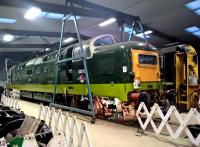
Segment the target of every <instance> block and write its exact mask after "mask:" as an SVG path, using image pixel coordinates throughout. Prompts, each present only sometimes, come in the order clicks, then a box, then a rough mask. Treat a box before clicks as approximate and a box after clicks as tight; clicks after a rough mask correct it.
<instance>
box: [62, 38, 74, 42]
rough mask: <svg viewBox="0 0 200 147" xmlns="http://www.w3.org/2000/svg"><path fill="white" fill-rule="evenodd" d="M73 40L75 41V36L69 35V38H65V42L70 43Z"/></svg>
mask: <svg viewBox="0 0 200 147" xmlns="http://www.w3.org/2000/svg"><path fill="white" fill-rule="evenodd" d="M72 41H74V38H73V37H69V38H67V39H65V40H64V41H63V42H65V43H70V42H72Z"/></svg>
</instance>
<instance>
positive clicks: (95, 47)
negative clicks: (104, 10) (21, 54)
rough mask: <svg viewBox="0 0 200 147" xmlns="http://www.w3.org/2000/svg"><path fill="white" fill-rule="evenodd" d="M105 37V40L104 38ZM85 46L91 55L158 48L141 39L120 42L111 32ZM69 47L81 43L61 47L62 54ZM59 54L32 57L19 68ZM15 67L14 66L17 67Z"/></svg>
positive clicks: (93, 39)
mask: <svg viewBox="0 0 200 147" xmlns="http://www.w3.org/2000/svg"><path fill="white" fill-rule="evenodd" d="M103 38H104V39H105V40H103ZM82 45H83V47H88V48H87V49H89V50H90V53H91V57H92V56H93V54H95V53H100V52H105V51H112V50H119V49H120V48H121V49H123V48H126V49H127V48H128V49H140V50H151V51H155V50H156V48H155V47H154V46H152V45H151V44H148V47H147V45H146V43H144V42H139V41H131V42H120V41H119V39H117V38H116V37H115V36H113V35H110V34H105V35H100V36H97V37H94V38H92V39H89V40H86V41H83V42H82ZM69 48H73V51H74V50H75V49H77V48H80V45H79V43H76V44H73V45H70V46H67V47H64V48H62V49H61V54H66V52H67V51H68V49H69ZM56 54H57V50H56V51H53V52H50V53H48V54H46V55H43V56H40V57H37V58H34V59H31V60H29V61H27V62H24V63H21V64H20V65H18V66H15V67H18V69H19V68H23V67H27V66H32V65H37V64H41V63H43V62H46V61H49V60H55V58H56V57H55V56H56ZM15 67H14V68H15Z"/></svg>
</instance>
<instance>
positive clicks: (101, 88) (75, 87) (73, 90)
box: [9, 82, 160, 101]
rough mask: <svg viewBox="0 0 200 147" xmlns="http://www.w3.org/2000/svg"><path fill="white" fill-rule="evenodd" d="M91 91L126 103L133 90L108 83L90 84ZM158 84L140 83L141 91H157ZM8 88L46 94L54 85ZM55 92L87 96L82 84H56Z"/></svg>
mask: <svg viewBox="0 0 200 147" xmlns="http://www.w3.org/2000/svg"><path fill="white" fill-rule="evenodd" d="M90 86H91V91H92V94H93V95H94V96H108V97H117V98H119V99H120V100H122V101H127V100H128V99H127V94H128V93H129V92H130V91H132V90H134V87H133V84H132V83H117V84H114V83H109V84H91V85H90ZM159 87H160V84H159V83H158V82H148V83H141V88H140V89H137V90H138V91H140V90H141V91H143V90H156V89H159ZM9 88H15V89H19V90H23V91H32V92H47V93H53V91H54V90H53V89H54V85H53V84H50V85H40V84H30V85H28V84H26V85H10V86H9ZM57 92H58V93H60V94H74V95H87V93H88V92H87V87H86V85H84V84H58V85H57Z"/></svg>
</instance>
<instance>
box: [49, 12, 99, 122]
mask: <svg viewBox="0 0 200 147" xmlns="http://www.w3.org/2000/svg"><path fill="white" fill-rule="evenodd" d="M70 17H73V20H74V25H75V30H76V35H77V38H78V42H79V45H80V49H81V56H78V57H72V58H66V59H62V60H60V54H61V49H62V42H63V33H64V28H65V23H66V20H68V19H69V18H70ZM79 32H80V31H79V26H78V23H77V18H76V15H72V14H70V15H66V16H65V17H64V18H63V19H62V25H61V34H60V43H59V49H58V52H57V57H56V74H55V81H54V95H53V103H50V106H54V107H59V108H62V109H66V110H70V111H74V112H78V113H82V114H86V115H90V116H92V121H91V122H93V123H94V122H95V119H96V118H95V112H94V105H93V97H92V93H91V88H90V81H89V76H88V70H87V63H86V55H85V53H84V50H83V44H82V39H81V37H80V33H79ZM72 60H80V61H81V60H82V61H83V66H84V71H85V76H86V77H85V78H86V85H87V93H88V97H89V103H90V111H86V110H82V109H78V108H74V107H69V106H64V105H60V104H55V98H56V94H57V84H58V76H59V66H60V64H61V63H65V62H69V61H72Z"/></svg>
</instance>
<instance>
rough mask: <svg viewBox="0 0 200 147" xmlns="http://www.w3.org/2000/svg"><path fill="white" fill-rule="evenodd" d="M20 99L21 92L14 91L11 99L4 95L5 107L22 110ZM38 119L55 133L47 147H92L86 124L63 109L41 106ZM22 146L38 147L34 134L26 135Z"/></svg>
mask: <svg viewBox="0 0 200 147" xmlns="http://www.w3.org/2000/svg"><path fill="white" fill-rule="evenodd" d="M19 98H20V95H19V92H17V91H13V92H12V93H11V96H10V97H7V96H4V95H3V97H2V102H3V103H4V105H5V106H9V107H12V108H13V109H16V110H20V107H19ZM38 119H39V120H44V121H45V122H46V124H47V125H48V126H49V127H50V129H51V130H52V132H53V138H52V139H51V140H50V142H49V143H48V145H47V147H55V146H56V147H74V146H78V147H82V146H87V147H92V143H91V140H90V137H89V133H88V129H87V126H86V123H85V122H79V121H77V119H76V117H75V116H74V117H71V116H69V114H68V113H63V112H62V111H61V109H58V110H55V108H54V107H51V108H50V107H48V106H43V105H40V110H39V116H38ZM84 137H85V139H86V141H85V142H84ZM22 146H23V147H26V146H29V147H37V146H38V145H37V142H36V139H35V136H34V134H28V135H25V137H24V142H23V145H22Z"/></svg>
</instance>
